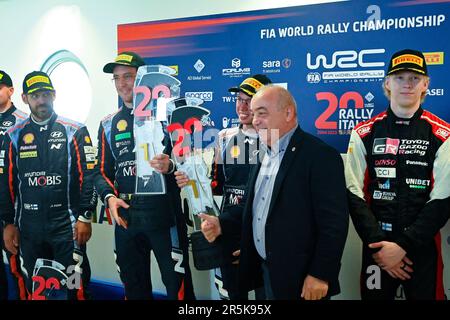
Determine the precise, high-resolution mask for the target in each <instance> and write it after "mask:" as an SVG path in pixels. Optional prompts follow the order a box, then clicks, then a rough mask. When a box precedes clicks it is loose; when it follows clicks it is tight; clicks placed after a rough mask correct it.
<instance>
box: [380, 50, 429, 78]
mask: <svg viewBox="0 0 450 320" xmlns="http://www.w3.org/2000/svg"><path fill="white" fill-rule="evenodd" d="M405 70H406V71H413V72H416V73H419V74H422V75H425V76H428V68H427V62H426V61H425V57H424V55H423V53H422V52H420V51H417V50H412V49H404V50H401V51H398V52H396V53H394V54H393V55H392V58H391V61H390V63H389V68H388V71H387V74H388V75H390V74H393V73H395V72H399V71H405Z"/></svg>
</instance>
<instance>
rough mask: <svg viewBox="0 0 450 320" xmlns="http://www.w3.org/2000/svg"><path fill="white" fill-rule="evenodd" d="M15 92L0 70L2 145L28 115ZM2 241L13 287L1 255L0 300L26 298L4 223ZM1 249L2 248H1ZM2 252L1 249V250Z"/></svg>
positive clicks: (0, 161) (0, 157)
mask: <svg viewBox="0 0 450 320" xmlns="http://www.w3.org/2000/svg"><path fill="white" fill-rule="evenodd" d="M13 93H14V86H13V82H12V80H11V77H10V76H9V75H8V74H7V73H6V72H5V71H2V70H0V147H1V145H2V143H3V137H4V136H5V134H6V131H7V130H8V129H9V128H11V127H12V126H14V125H15V124H16V123H17V122H19V121H21V120H23V119H25V118H26V117H28V115H27V114H26V113H25V112H23V111H21V110H19V109H17V108H16V107H15V106H14V103H13V102H12V101H11V96H12V95H13ZM4 166H5V152H4V151H3V152H2V151H1V149H0V172H4V170H5V168H4ZM0 243H2V249H3V250H4V251H5V253H6V256H7V258H8V261H9V269H10V271H11V275H12V280H13V287H14V288H13V289H12V290H11V288H10V286H8V278H7V276H6V266H5V264H4V262H3V256H2V255H0V300H7V299H8V295H11V292H15V293H16V296H14V297H11V296H10V297H11V298H12V299H17V298H19V299H20V300H26V298H27V295H26V289H25V283H24V280H23V276H22V273H21V271H20V259H19V256H18V255H15V254H11V253H10V252H9V251H8V250H6V248H5V247H4V245H3V224H2V225H1V226H0ZM0 250H1V249H0ZM0 252H1V251H0Z"/></svg>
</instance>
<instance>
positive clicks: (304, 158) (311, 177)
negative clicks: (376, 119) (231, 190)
mask: <svg viewBox="0 0 450 320" xmlns="http://www.w3.org/2000/svg"><path fill="white" fill-rule="evenodd" d="M258 172H259V166H258V167H255V168H254V170H253V171H252V174H251V176H250V180H249V189H248V190H249V197H248V201H247V205H246V208H245V210H244V216H243V219H244V220H243V229H242V232H243V233H242V240H241V241H242V243H241V258H240V284H241V290H242V291H243V292H247V291H249V290H251V289H253V288H257V287H258V286H261V284H262V276H261V258H260V256H259V254H258V253H257V251H256V249H255V246H254V242H253V229H252V218H253V214H252V207H253V198H254V195H255V190H254V188H255V182H256V178H257V176H258ZM348 221H349V218H348V208H347V197H346V187H345V178H344V166H343V162H342V158H341V156H340V154H339V153H338V152H337V151H336V150H335V149H333V148H332V147H330V146H328V145H327V144H325V143H324V142H322V141H321V140H319V139H318V138H316V137H314V136H312V135H310V134H308V133H306V132H304V131H303V130H301V129H300V127H298V128H297V129H296V131H295V132H294V134H293V136H292V137H291V140H290V142H289V146H288V148H287V149H286V152H285V154H284V157H283V160H282V162H281V165H280V169H279V171H278V174H277V177H276V180H275V185H274V190H273V193H272V199H271V203H270V208H269V213H268V217H267V222H266V229H265V232H266V238H265V240H266V254H267V257H266V263H267V265H268V268H269V274H270V279H271V286H272V290H273V293H274V295H275V298H276V299H300V295H301V290H302V286H303V281H304V279H305V277H306V276H307V275H308V274H309V275H312V276H314V277H316V278H319V279H322V280H325V281H328V284H329V290H328V296H331V295H335V294H338V293H339V292H340V288H339V282H338V275H339V270H340V265H341V263H340V261H341V257H342V253H343V250H344V245H345V241H346V238H347V231H348Z"/></svg>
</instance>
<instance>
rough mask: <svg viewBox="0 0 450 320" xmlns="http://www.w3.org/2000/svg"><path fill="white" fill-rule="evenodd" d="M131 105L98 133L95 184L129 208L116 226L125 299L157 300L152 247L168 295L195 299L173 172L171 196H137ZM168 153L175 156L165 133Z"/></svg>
mask: <svg viewBox="0 0 450 320" xmlns="http://www.w3.org/2000/svg"><path fill="white" fill-rule="evenodd" d="M132 111H133V110H132V109H129V108H127V107H122V108H120V109H119V110H118V111H117V112H115V113H113V114H111V115H109V116H107V117H106V118H104V119H103V120H102V121H101V123H100V127H99V132H98V140H99V142H98V146H99V151H98V155H99V156H98V158H99V165H98V170H99V172H98V174H97V176H96V188H97V190H98V193H99V195H100V197H101V199H102V201H103V203H105V197H106V196H108V195H110V194H114V195H116V196H117V197H119V198H121V199H123V200H125V201H126V202H127V203H128V204H129V205H130V208H129V209H124V208H120V209H119V214H120V215H121V216H123V217H124V218H125V220H126V221H127V222H128V228H127V229H125V228H123V227H121V226H119V225H117V224H116V225H115V232H114V233H115V253H116V262H117V265H118V267H119V274H120V278H121V280H122V283H123V284H124V286H125V295H126V298H127V299H129V300H131V299H153V295H152V283H151V276H150V270H151V269H150V251H151V250H153V252H154V254H155V257H156V260H157V262H158V266H159V269H160V271H161V276H162V281H163V283H164V285H165V287H166V290H167V296H168V299H171V300H177V299H178V300H184V299H188V300H191V299H194V298H195V297H194V292H193V286H192V279H191V274H190V269H189V260H188V259H189V258H188V251H187V250H188V240H187V227H186V223H185V221H184V217H183V214H182V211H181V200H180V190H179V188H178V187H177V185H176V182H175V178H174V175H173V174H172V173H171V174H165V175H164V177H165V181H166V190H167V192H166V194H157V195H137V194H135V190H136V155H135V152H134V148H135V143H134V134H133V123H134V121H133V120H134V118H133V113H132ZM164 145H165V146H166V149H165V152H166V153H167V154H170V151H171V146H170V139H169V137H168V136H167V135H166V139H165V143H164Z"/></svg>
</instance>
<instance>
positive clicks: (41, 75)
mask: <svg viewBox="0 0 450 320" xmlns="http://www.w3.org/2000/svg"><path fill="white" fill-rule="evenodd" d="M22 88H23V93H24V94H30V93H34V92H36V91H55V88H54V87H53V84H52V80H50V77H49V76H48V74H46V73H45V72H43V71H33V72H30V73H29V74H27V75H26V76H25V79H23V84H22Z"/></svg>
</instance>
